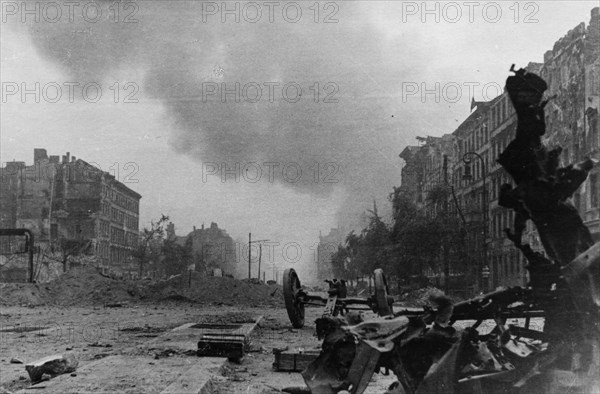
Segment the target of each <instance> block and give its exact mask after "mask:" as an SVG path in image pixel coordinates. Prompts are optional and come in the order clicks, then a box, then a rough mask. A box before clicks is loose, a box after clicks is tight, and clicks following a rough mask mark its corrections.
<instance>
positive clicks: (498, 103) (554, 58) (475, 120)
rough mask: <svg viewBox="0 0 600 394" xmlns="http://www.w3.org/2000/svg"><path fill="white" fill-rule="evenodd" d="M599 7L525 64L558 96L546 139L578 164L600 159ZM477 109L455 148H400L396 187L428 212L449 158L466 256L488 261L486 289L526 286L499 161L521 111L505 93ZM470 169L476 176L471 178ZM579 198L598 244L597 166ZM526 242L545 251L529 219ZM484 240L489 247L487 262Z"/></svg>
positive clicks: (427, 144) (432, 143)
mask: <svg viewBox="0 0 600 394" xmlns="http://www.w3.org/2000/svg"><path fill="white" fill-rule="evenodd" d="M599 10H600V8H598V7H596V8H594V9H592V11H591V20H590V23H589V24H588V25H587V26H586V25H585V24H584V23H581V24H580V25H578V26H577V27H576V28H574V29H573V30H571V31H569V32H568V33H567V34H566V35H565V36H564V37H563V38H561V39H560V40H558V41H557V42H556V43H555V45H554V47H553V49H552V50H550V51H547V52H546V53H545V54H544V62H543V63H529V65H528V66H527V67H526V69H527V70H529V71H532V72H535V73H538V74H539V75H540V76H541V77H542V78H543V79H544V80H546V81H547V82H548V91H547V92H546V95H547V96H548V97H552V96H555V97H554V98H552V99H551V100H550V102H549V104H548V105H547V107H546V111H545V112H546V134H545V135H544V136H543V142H544V144H546V145H547V146H549V147H553V146H557V145H560V146H562V147H563V149H564V151H563V153H562V154H561V156H560V157H561V159H562V160H563V163H562V164H563V165H568V164H571V163H576V162H578V161H581V160H583V159H584V158H586V157H591V158H593V159H597V160H600V135H599V134H600V132H599V130H598V128H599V125H598V109H599V105H600V11H599ZM471 109H472V111H471V114H470V115H469V116H468V117H467V119H465V120H464V121H463V122H462V123H461V124H460V125H459V126H458V128H457V129H456V130H455V131H454V132H453V133H452V143H453V149H452V151H451V153H448V152H447V149H444V150H443V152H442V151H440V147H439V139H437V138H431V137H428V138H427V139H425V140H423V141H422V142H424V144H422V145H421V146H409V147H407V148H405V149H404V150H403V151H402V153H401V154H400V157H401V158H402V159H404V161H405V166H404V167H403V169H402V186H401V187H400V188H397V189H396V190H397V191H398V192H399V191H402V192H403V193H404V194H405V195H409V196H411V197H412V199H413V201H415V202H416V203H417V204H418V205H419V206H421V207H422V208H424V209H429V208H428V207H427V204H426V198H427V195H428V190H431V188H432V186H434V185H435V184H438V185H444V184H445V181H443V180H442V179H441V178H440V173H444V161H443V160H439V158H440V157H442V156H443V155H446V160H447V161H446V166H447V171H448V173H447V174H445V175H446V176H447V179H449V182H450V184H451V185H452V186H453V188H454V192H455V195H456V203H455V202H454V197H453V196H448V199H449V207H450V210H451V211H452V210H453V209H454V213H458V212H456V208H457V205H458V207H460V210H461V213H462V215H463V217H464V219H465V221H466V223H467V224H466V229H467V233H468V236H469V238H468V241H469V244H470V245H472V246H473V247H472V250H471V251H469V253H468V254H469V256H470V257H469V259H470V260H471V259H472V260H473V261H472V264H481V263H480V262H481V261H483V266H485V267H486V272H487V274H486V281H487V283H486V286H487V287H488V289H494V288H496V287H498V286H516V285H524V284H525V283H526V281H527V277H526V275H527V274H526V270H525V268H524V265H525V261H524V260H523V259H522V257H521V256H520V254H519V253H518V252H517V250H515V249H514V247H512V244H511V242H510V241H509V240H508V239H506V237H505V235H504V232H503V230H504V228H507V227H510V226H511V225H512V223H513V219H514V217H513V212H512V211H511V210H508V209H505V208H503V207H500V206H499V205H498V196H499V189H500V185H502V184H504V183H510V181H511V179H510V177H509V176H508V174H507V173H506V171H505V170H504V169H503V168H502V167H501V166H500V165H499V164H498V163H496V161H495V160H496V159H497V158H498V155H499V154H500V152H502V151H503V150H504V149H505V148H506V146H507V145H508V143H509V142H510V141H511V140H512V139H513V138H514V135H515V131H516V120H517V117H516V113H515V111H514V109H513V106H512V104H511V103H510V101H509V98H508V94H507V93H506V92H504V93H503V94H501V95H500V96H498V97H496V98H494V99H493V100H490V101H488V102H476V101H474V102H473V103H472V105H471ZM436 152H437V153H436ZM468 152H474V153H477V154H478V155H480V156H481V157H482V159H483V164H482V163H481V160H479V159H478V158H477V157H475V156H473V155H471V156H470V157H471V162H470V163H469V164H468V165H466V164H465V163H464V162H463V160H462V159H463V157H464V155H465V154H466V153H468ZM467 167H469V168H468V171H469V174H468V175H470V177H468V179H465V178H466V177H464V175H465V174H466V171H467ZM484 180H485V193H484V187H483V186H484ZM482 199H483V201H482ZM573 200H574V201H573V203H574V205H575V207H577V209H578V210H579V213H580V215H581V217H582V218H583V219H584V221H585V225H586V226H587V227H588V228H589V229H590V231H591V233H592V237H593V238H594V240H595V241H599V240H600V167H599V166H596V168H594V169H593V170H592V171H591V173H590V175H589V177H588V179H587V180H586V182H585V183H584V184H583V185H582V187H581V188H580V189H579V190H578V191H577V193H576V194H575V195H574V198H573ZM483 206H485V209H483V208H482V207H483ZM484 226H485V229H484ZM484 230H485V231H484ZM484 235H485V240H484V239H483V237H484ZM523 241H524V242H527V243H529V244H530V245H531V246H532V247H533V248H534V249H536V250H539V251H542V247H541V244H540V240H539V237H538V235H537V232H536V231H535V229H534V226H532V224H531V222H529V223H528V227H527V231H526V232H525V235H524V239H523ZM484 243H485V247H486V248H487V252H486V258H485V259H484V258H483V245H484ZM479 274H481V272H480V273H479Z"/></svg>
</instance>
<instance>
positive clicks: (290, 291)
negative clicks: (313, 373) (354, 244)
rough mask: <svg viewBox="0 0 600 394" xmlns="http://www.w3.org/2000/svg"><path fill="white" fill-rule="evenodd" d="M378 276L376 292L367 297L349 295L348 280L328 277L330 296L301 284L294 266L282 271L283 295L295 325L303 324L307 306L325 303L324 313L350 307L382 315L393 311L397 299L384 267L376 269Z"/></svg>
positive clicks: (338, 311) (347, 310)
mask: <svg viewBox="0 0 600 394" xmlns="http://www.w3.org/2000/svg"><path fill="white" fill-rule="evenodd" d="M373 275H374V278H375V293H374V294H373V295H371V296H370V297H368V298H350V297H347V289H346V281H345V280H343V279H342V280H338V279H333V280H326V281H325V282H327V284H328V285H329V289H328V290H327V298H325V297H323V296H321V295H319V294H309V293H308V292H307V291H305V290H304V288H302V284H301V283H300V278H298V274H297V273H296V271H295V270H294V269H293V268H288V269H286V270H285V272H284V273H283V298H284V301H285V308H286V310H287V313H288V317H289V318H290V322H291V323H292V326H293V327H294V328H302V327H303V326H304V306H305V305H316V306H324V310H323V316H338V315H343V314H345V313H348V312H349V311H351V310H354V311H364V310H372V311H373V312H375V313H377V314H378V315H379V316H388V315H391V314H392V311H393V307H392V304H393V303H394V299H393V298H392V297H391V296H390V295H389V289H388V285H387V280H386V278H385V275H384V273H383V270H381V269H376V270H375V271H374V272H373Z"/></svg>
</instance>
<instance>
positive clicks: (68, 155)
mask: <svg viewBox="0 0 600 394" xmlns="http://www.w3.org/2000/svg"><path fill="white" fill-rule="evenodd" d="M70 161H71V152H67V161H66V162H65V163H68V162H70Z"/></svg>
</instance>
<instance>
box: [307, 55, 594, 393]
mask: <svg viewBox="0 0 600 394" xmlns="http://www.w3.org/2000/svg"><path fill="white" fill-rule="evenodd" d="M511 71H512V72H514V75H513V76H510V77H509V78H508V79H507V81H506V88H507V91H508V94H509V96H510V99H511V101H512V104H513V106H514V108H515V111H516V113H517V117H518V122H517V131H516V137H515V139H514V140H513V141H512V142H511V143H510V144H509V145H508V146H507V148H506V149H505V150H504V152H502V154H501V155H500V157H499V158H498V160H497V161H498V163H500V164H501V165H502V166H503V167H504V168H505V169H506V171H507V172H508V173H509V174H510V176H511V177H512V178H513V180H514V182H515V184H516V187H514V188H513V187H512V186H511V185H508V184H506V185H503V186H502V188H501V195H500V202H499V204H500V205H501V206H503V207H505V208H508V209H512V210H513V211H514V212H515V221H514V224H513V229H506V230H505V233H506V235H507V237H508V239H509V240H511V241H512V242H513V244H514V245H515V247H516V248H518V249H519V250H520V251H521V253H523V255H524V256H525V257H526V259H527V261H528V266H527V267H526V268H527V269H528V271H529V276H530V281H529V283H528V285H527V287H525V288H520V287H515V288H509V289H505V290H500V291H496V292H492V293H489V294H485V295H483V296H480V297H477V298H474V299H471V300H467V301H464V302H460V303H457V304H453V303H452V302H451V301H450V300H449V299H448V298H447V297H445V296H438V297H435V298H434V299H432V300H431V301H432V303H433V305H432V306H431V307H427V308H421V309H404V310H401V311H396V313H394V314H393V315H392V316H388V317H385V318H378V319H374V320H369V321H363V322H360V323H358V324H352V325H351V324H350V323H349V322H347V321H345V320H344V319H343V318H338V317H333V316H324V317H322V318H320V319H318V320H317V332H318V334H319V335H320V337H321V338H322V339H323V344H322V351H321V353H320V355H319V357H318V358H317V359H316V360H315V361H314V362H312V363H311V364H310V365H309V366H308V367H307V369H306V370H304V371H303V373H302V376H303V378H304V380H305V383H306V385H307V386H308V388H309V389H310V391H311V392H312V393H314V394H326V393H337V392H340V391H344V390H345V391H347V392H350V393H362V392H363V391H364V390H365V388H366V387H367V385H368V384H369V381H370V380H371V377H372V375H373V373H375V372H376V371H380V370H381V369H384V370H385V371H386V372H389V371H392V372H393V373H394V374H395V376H396V379H397V382H396V383H394V384H393V385H392V386H391V387H390V388H389V389H388V393H397V394H399V393H408V394H412V393H440V394H441V393H444V394H447V393H565V392H569V393H598V392H600V244H596V245H593V242H592V238H591V236H590V232H589V230H588V229H587V228H586V226H585V225H584V224H583V221H582V219H581V218H580V217H579V214H578V212H577V210H576V209H575V208H574V206H573V205H572V204H571V203H570V201H569V198H570V197H571V196H572V195H573V193H574V192H575V191H576V190H577V189H578V188H579V186H580V185H581V184H582V183H583V182H584V181H585V179H586V178H587V175H588V173H589V171H590V170H591V169H592V167H593V165H594V164H595V163H594V162H593V161H592V160H591V159H587V160H584V161H583V162H581V163H577V164H572V165H569V166H567V167H564V168H559V160H558V157H559V155H560V153H561V148H560V147H558V148H555V149H552V150H548V149H547V148H546V147H545V146H544V145H543V144H542V142H541V136H542V135H543V134H544V133H545V116H544V107H545V105H546V104H547V103H548V100H545V101H542V98H543V93H544V91H545V90H546V89H547V85H546V82H545V81H544V80H543V79H542V78H540V77H539V76H537V75H536V74H533V73H528V72H527V71H525V70H523V69H520V70H517V71H515V69H514V66H513V68H511ZM527 220H531V221H532V222H533V224H534V225H535V226H536V227H537V230H538V233H539V236H540V239H541V241H542V245H543V247H544V249H545V251H546V253H547V256H548V257H546V256H545V255H543V254H541V253H538V252H534V251H533V250H532V248H531V247H530V246H529V245H527V244H523V243H522V242H521V234H522V232H523V230H524V228H525V223H526V221H527ZM537 318H543V321H544V325H543V329H533V327H531V322H532V319H537ZM509 319H511V320H513V319H520V321H524V324H507V322H508V321H509ZM485 320H488V321H489V320H492V321H493V322H494V324H493V326H494V327H493V329H491V331H490V330H483V329H482V328H481V327H480V326H481V324H482V322H483V321H485ZM456 322H462V323H463V324H462V328H459V327H458V326H459V325H456V326H455V323H456ZM472 322H474V323H472ZM464 323H466V324H464ZM485 331H487V332H485Z"/></svg>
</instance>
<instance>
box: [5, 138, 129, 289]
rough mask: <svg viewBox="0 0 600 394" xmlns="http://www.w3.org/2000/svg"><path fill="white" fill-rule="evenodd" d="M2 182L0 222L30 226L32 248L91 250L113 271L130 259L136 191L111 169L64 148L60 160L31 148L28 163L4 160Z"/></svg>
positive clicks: (100, 264) (7, 225)
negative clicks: (70, 152) (99, 165)
mask: <svg viewBox="0 0 600 394" xmlns="http://www.w3.org/2000/svg"><path fill="white" fill-rule="evenodd" d="M1 182H2V188H1V189H0V228H27V229H29V230H31V231H32V232H33V234H34V238H35V246H36V251H37V253H46V254H48V253H62V254H69V255H73V256H74V255H87V256H95V257H94V259H93V260H94V261H95V262H96V265H97V266H98V267H99V268H102V269H106V270H111V271H115V272H122V271H124V270H126V266H127V265H129V263H131V257H130V256H131V251H132V250H133V249H134V248H135V247H136V245H137V242H138V237H139V230H138V228H139V203H140V198H141V196H140V195H139V194H138V193H136V192H135V191H133V190H132V189H130V188H129V187H127V186H126V185H125V184H123V183H122V182H120V181H119V180H117V179H115V177H114V176H112V175H111V174H109V173H107V172H103V171H101V170H99V169H98V168H97V167H95V166H93V165H91V164H89V163H87V162H85V161H83V160H81V159H77V158H76V157H74V156H73V157H71V156H70V154H69V153H68V152H67V154H66V155H64V156H62V160H61V158H60V157H59V156H48V155H47V152H46V150H45V149H34V162H33V165H30V166H27V165H26V164H25V162H21V161H13V162H7V163H5V166H4V167H2V168H1ZM42 260H43V259H42ZM13 269H25V270H26V267H15V268H13ZM24 275H25V274H24ZM4 276H6V275H4ZM12 276H13V277H14V275H12Z"/></svg>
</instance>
